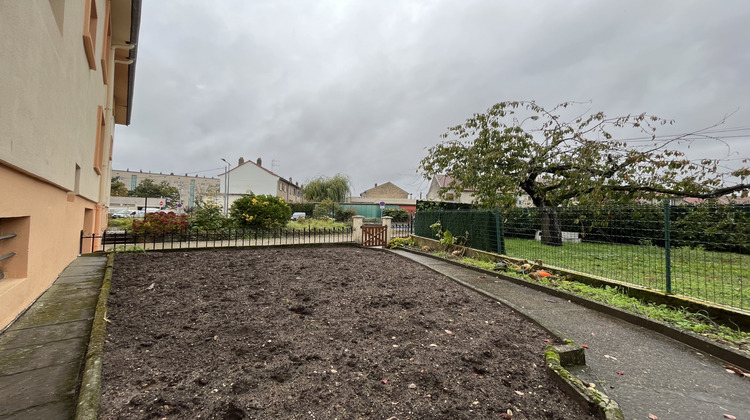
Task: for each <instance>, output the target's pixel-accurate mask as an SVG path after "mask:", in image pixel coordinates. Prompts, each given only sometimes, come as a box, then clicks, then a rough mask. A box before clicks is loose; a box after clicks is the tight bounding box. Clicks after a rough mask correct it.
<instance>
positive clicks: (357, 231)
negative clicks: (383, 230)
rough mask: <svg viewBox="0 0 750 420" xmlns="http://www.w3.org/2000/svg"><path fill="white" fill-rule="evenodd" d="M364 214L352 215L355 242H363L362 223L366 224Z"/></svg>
mask: <svg viewBox="0 0 750 420" xmlns="http://www.w3.org/2000/svg"><path fill="white" fill-rule="evenodd" d="M364 220H365V217H364V216H360V215H357V216H352V231H353V236H354V237H353V239H354V242H356V243H358V244H360V245H361V244H362V225H363V224H364Z"/></svg>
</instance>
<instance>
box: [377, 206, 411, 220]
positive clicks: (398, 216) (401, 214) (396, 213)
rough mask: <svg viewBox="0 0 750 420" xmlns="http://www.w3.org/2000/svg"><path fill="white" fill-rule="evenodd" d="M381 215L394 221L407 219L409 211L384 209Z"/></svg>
mask: <svg viewBox="0 0 750 420" xmlns="http://www.w3.org/2000/svg"><path fill="white" fill-rule="evenodd" d="M383 216H388V217H391V218H392V219H393V220H392V221H394V222H396V223H404V222H408V221H409V212H408V211H406V210H404V209H384V210H383Z"/></svg>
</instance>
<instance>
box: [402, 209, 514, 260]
mask: <svg viewBox="0 0 750 420" xmlns="http://www.w3.org/2000/svg"><path fill="white" fill-rule="evenodd" d="M437 221H440V224H441V227H442V230H443V231H450V232H451V233H452V234H453V236H454V237H455V238H456V241H457V244H461V245H465V246H468V247H471V248H474V249H479V250H482V251H488V252H499V251H501V250H502V241H500V242H498V238H499V237H498V230H497V228H496V225H497V219H496V218H495V213H494V212H492V211H486V210H482V211H480V210H470V211H466V210H448V211H418V212H417V217H416V218H415V220H414V234H415V235H418V236H424V237H427V238H437V237H436V232H435V230H433V229H432V228H431V227H430V226H431V225H433V224H434V223H435V222H437ZM498 243H499V244H500V246H498Z"/></svg>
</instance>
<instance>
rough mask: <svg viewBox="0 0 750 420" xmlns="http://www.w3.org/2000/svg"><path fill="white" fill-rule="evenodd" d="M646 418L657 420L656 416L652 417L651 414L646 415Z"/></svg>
mask: <svg viewBox="0 0 750 420" xmlns="http://www.w3.org/2000/svg"><path fill="white" fill-rule="evenodd" d="M648 418H649V419H651V420H659V417H658V416H655V415H653V414H651V413H648Z"/></svg>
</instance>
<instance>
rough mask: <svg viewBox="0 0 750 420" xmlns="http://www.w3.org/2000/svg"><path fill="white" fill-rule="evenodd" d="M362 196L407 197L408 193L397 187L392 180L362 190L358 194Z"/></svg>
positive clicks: (371, 197)
mask: <svg viewBox="0 0 750 420" xmlns="http://www.w3.org/2000/svg"><path fill="white" fill-rule="evenodd" d="M359 196H360V197H362V198H370V199H380V198H383V199H385V198H407V199H408V198H409V193H408V192H406V191H404V190H402V189H401V188H399V187H397V186H396V185H395V184H393V183H392V182H386V183H385V184H381V185H378V184H375V186H374V187H372V188H370V189H369V190H366V191H364V192H363V193H361V194H360V195H359Z"/></svg>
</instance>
